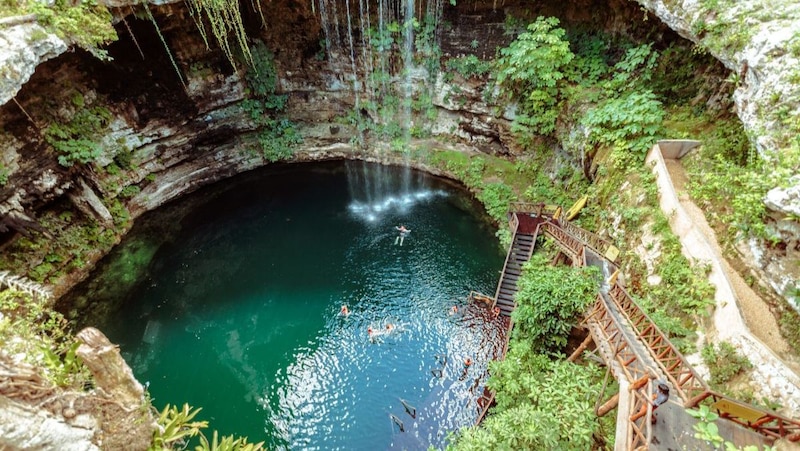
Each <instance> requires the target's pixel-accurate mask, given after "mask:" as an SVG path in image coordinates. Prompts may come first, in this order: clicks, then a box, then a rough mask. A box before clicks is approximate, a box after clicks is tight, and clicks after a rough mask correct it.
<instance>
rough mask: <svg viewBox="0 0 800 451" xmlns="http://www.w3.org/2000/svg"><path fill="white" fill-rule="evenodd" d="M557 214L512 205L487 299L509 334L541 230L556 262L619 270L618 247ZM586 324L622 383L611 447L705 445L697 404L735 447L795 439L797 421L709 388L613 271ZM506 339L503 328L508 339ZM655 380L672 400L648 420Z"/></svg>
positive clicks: (485, 404)
mask: <svg viewBox="0 0 800 451" xmlns="http://www.w3.org/2000/svg"><path fill="white" fill-rule="evenodd" d="M559 213H560V209H555V208H554V207H553V208H548V207H544V206H543V205H541V204H540V205H531V204H517V205H515V209H514V212H513V213H511V214H510V215H509V225H510V227H511V231H512V233H513V240H512V245H511V246H510V248H509V252H508V255H507V257H506V262H505V265H504V266H503V271H502V273H501V276H500V280H499V282H498V285H497V291H496V294H495V297H494V298H490V299H489V301H491V303H492V305H493V306H494V305H496V306H497V307H499V308H500V310H501V313H502V315H503V316H505V317H508V318H509V322H508V328H509V332H510V329H511V328H512V327H513V322H512V321H511V318H510V316H511V313H512V312H513V310H514V307H515V306H516V304H515V302H514V295H515V294H516V292H517V280H518V279H519V276H520V272H521V271H520V270H521V267H522V264H523V263H524V262H526V261H528V260H529V259H530V257H531V255H532V253H533V250H534V247H535V243H536V238H537V237H538V236H539V235H544V236H547V237H549V238H551V239H552V240H553V241H554V242H555V243H556V244H557V245H558V247H559V249H560V251H561V254H560V256H559V257H558V258H557V260H561V261H569V263H570V264H572V265H573V266H586V265H593V266H598V267H601V268H602V269H603V270H604V271H605V273H606V276H608V275H609V274H611V273H613V272H614V271H616V270H617V267H616V265H615V264H614V260H615V259H616V257H617V255H618V253H619V251H618V250H617V249H616V247H614V246H613V245H612V244H611V243H608V242H607V241H605V240H603V239H602V238H600V237H598V236H596V235H594V234H592V233H591V232H588V231H586V230H583V229H581V228H579V227H577V226H575V225H573V224H571V223H569V222H568V221H563V220H561V221H560V220H559V219H558V217H559ZM481 297H482V298H484V299H486V298H488V297H487V296H484V295H481ZM585 324H586V326H587V328H588V329H589V332H590V336H591V338H592V341H594V343H595V345H596V351H597V353H598V354H599V355H600V357H601V358H602V359H603V361H604V362H605V363H606V365H607V367H608V368H609V370H610V371H611V372H612V374H613V375H614V377H615V378H616V379H617V381H618V383H619V387H620V392H619V393H618V394H617V395H615V396H614V397H612V399H611V400H609V401H608V402H607V403H606V405H611V406H612V407H611V408H613V407H614V406H616V408H617V437H616V447H615V449H616V450H641V449H664V450H667V449H701V448H704V447H706V446H707V445H706V444H705V443H703V442H701V441H699V440H698V439H696V438H694V431H693V430H692V425H693V424H695V423H696V421H697V420H695V419H694V418H693V417H691V416H690V415H689V414H688V413H687V412H686V409H689V408H694V407H697V406H698V405H700V404H705V405H708V406H709V407H710V408H711V409H712V410H713V411H714V412H715V413H717V414H718V415H720V417H721V418H722V419H723V420H726V421H721V422H718V423H720V424H718V426H719V429H720V434H721V435H722V437H724V438H725V439H726V440H729V441H731V442H733V443H734V444H736V445H739V446H741V445H765V444H771V443H772V442H773V441H774V440H775V439H778V438H785V439H787V440H789V441H793V442H798V441H800V420H796V419H791V418H786V417H783V416H781V415H778V414H776V413H775V412H770V411H766V410H763V409H761V408H758V407H755V406H751V405H748V404H746V403H742V402H739V401H736V400H733V399H731V398H728V397H726V396H724V395H721V394H719V393H716V392H714V391H712V390H711V389H710V388H709V387H708V385H707V384H706V383H705V381H703V380H702V379H701V378H700V377H699V376H698V374H697V373H696V371H695V370H694V368H692V367H691V365H689V363H688V362H687V361H686V359H685V358H684V357H683V355H681V354H680V352H679V351H678V350H677V348H675V347H674V346H673V345H672V343H670V341H669V339H668V338H667V337H666V335H664V334H663V332H661V331H660V330H659V329H658V327H657V326H656V325H655V323H653V321H652V320H651V319H650V318H649V317H648V316H647V314H646V313H644V311H642V310H641V308H640V307H639V306H638V304H636V302H634V301H633V299H632V298H631V297H630V295H628V293H627V291H626V290H625V288H624V287H623V286H622V285H621V284H620V283H618V282H617V280H616V277H611V278H610V280H609V281H608V283H607V284H606V285H604V286H603V287H601V288H600V290H599V292H598V294H597V298H596V301H595V303H594V304H593V306H592V307H591V308H590V309H589V311H588V312H587V313H586V319H585ZM509 337H510V333H507V334H506V340H508V339H509ZM507 346H508V343H507V342H506V343H505V346H504V348H503V352H502V354H501V355H500V356H498V358H504V357H505V351H506V350H507ZM656 380H659V381H666V382H667V383H668V385H669V386H670V388H671V399H670V401H669V402H668V403H667V404H664V405H662V406H661V407H660V408H659V418H660V419H661V420H660V421H659V423H657V425H656V426H653V424H652V422H651V419H652V418H653V409H652V404H651V399H652V398H651V397H652V394H653V393H654V385H655V382H654V381H656ZM493 401H494V393H491V392H488V391H487V392H486V393H484V395H483V396H482V397H481V399H480V400H479V402H478V404H479V406H480V409H481V411H480V414H479V417H478V420H477V423H480V422H481V421H482V420H483V418H484V417H485V416H486V414H487V412H488V410H489V408H490V406H491V405H492V403H493Z"/></svg>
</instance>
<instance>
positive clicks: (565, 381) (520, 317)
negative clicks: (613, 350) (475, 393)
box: [448, 251, 601, 450]
mask: <svg viewBox="0 0 800 451" xmlns="http://www.w3.org/2000/svg"><path fill="white" fill-rule="evenodd" d="M540 252H541V251H540ZM547 260H548V259H547V257H546V256H544V255H540V254H539V253H537V254H535V255H534V258H533V259H531V261H530V262H529V263H527V264H526V265H525V267H524V269H523V274H522V277H521V278H520V280H519V285H520V291H519V292H518V293H517V296H516V301H517V303H518V307H517V309H516V310H515V311H514V313H513V314H512V318H513V320H514V324H515V327H514V329H513V331H512V337H511V342H510V347H509V352H508V354H507V355H506V358H505V359H504V360H502V361H494V362H491V363H490V365H489V371H490V378H489V381H488V383H487V385H488V386H489V387H490V388H491V389H492V390H494V391H495V393H496V401H497V405H496V407H494V408H493V409H492V410H491V411H490V415H489V416H488V417H487V418H486V420H485V421H484V422H483V424H482V426H481V427H480V428H475V427H473V428H466V429H462V431H461V432H460V436H459V437H458V438H457V441H456V442H455V443H454V444H452V445H451V446H448V450H484V449H565V450H585V449H590V448H592V444H593V440H594V439H593V435H594V433H595V432H596V431H597V430H598V426H599V424H598V420H597V418H596V417H595V415H594V405H593V400H594V399H595V398H596V397H597V395H598V393H599V391H600V387H599V384H598V381H599V379H600V376H601V373H600V372H599V371H598V369H597V368H596V367H593V366H589V367H583V366H580V365H576V364H574V363H571V362H567V361H564V360H558V358H559V355H558V352H559V351H560V350H562V349H563V347H564V345H565V344H566V339H567V336H568V334H569V332H570V331H571V330H572V328H573V327H574V326H575V325H576V324H577V321H578V318H579V316H580V315H581V314H582V313H583V311H584V309H585V308H586V306H587V305H588V304H590V303H591V302H592V300H593V299H594V296H595V294H596V290H597V280H596V277H597V274H596V270H595V268H582V269H574V268H570V267H552V266H548V264H547Z"/></svg>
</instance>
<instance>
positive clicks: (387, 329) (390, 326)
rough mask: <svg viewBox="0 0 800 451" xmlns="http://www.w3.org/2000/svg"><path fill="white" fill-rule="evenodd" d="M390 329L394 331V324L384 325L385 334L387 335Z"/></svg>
mask: <svg viewBox="0 0 800 451" xmlns="http://www.w3.org/2000/svg"><path fill="white" fill-rule="evenodd" d="M392 329H394V324H392V323H388V324H387V325H386V332H387V333H388V332H391V331H392Z"/></svg>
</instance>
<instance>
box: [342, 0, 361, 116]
mask: <svg viewBox="0 0 800 451" xmlns="http://www.w3.org/2000/svg"><path fill="white" fill-rule="evenodd" d="M344 4H345V8H346V12H347V40H348V42H349V43H350V70H352V71H353V94H354V95H355V109H356V111H358V110H359V109H360V108H361V105H360V102H359V98H358V92H359V90H360V87H359V82H358V71H357V70H356V49H355V46H353V26H352V25H351V24H350V0H345V3H344Z"/></svg>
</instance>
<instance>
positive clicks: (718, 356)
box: [700, 341, 753, 386]
mask: <svg viewBox="0 0 800 451" xmlns="http://www.w3.org/2000/svg"><path fill="white" fill-rule="evenodd" d="M700 355H701V356H702V357H703V361H704V362H705V364H706V366H708V370H709V372H710V373H711V383H712V384H714V385H716V386H722V385H724V384H726V383H728V382H730V381H731V380H732V379H733V378H734V377H736V376H737V375H739V374H742V373H743V372H744V371H746V370H748V369H750V368H752V367H753V365H752V364H751V363H750V360H748V359H747V357H746V356H743V355H741V354H739V352H738V351H737V350H736V348H735V347H733V345H732V344H730V343H728V342H727V341H723V342H721V343H719V345H718V346H714V344H713V343H709V344H707V345H706V346H704V347H703V350H702V351H701V352H700Z"/></svg>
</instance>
